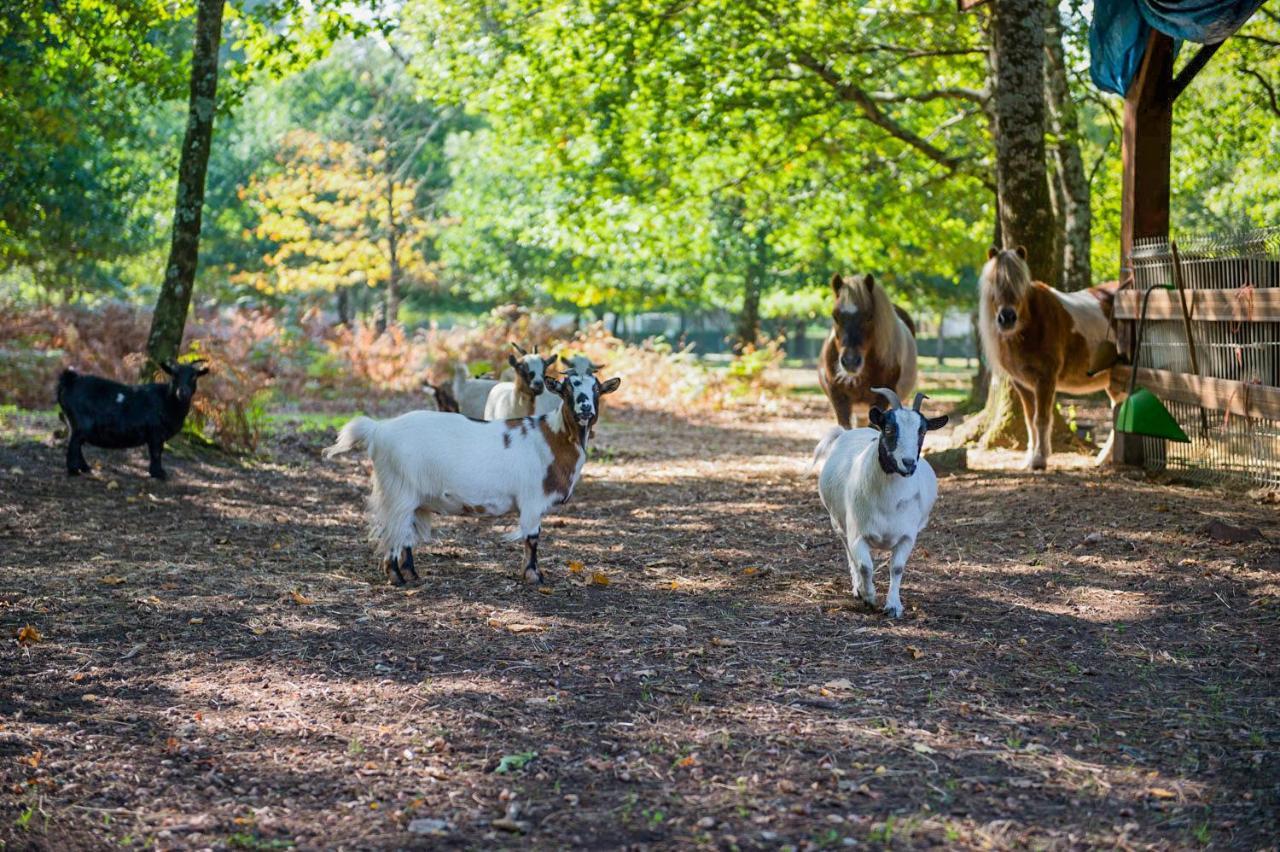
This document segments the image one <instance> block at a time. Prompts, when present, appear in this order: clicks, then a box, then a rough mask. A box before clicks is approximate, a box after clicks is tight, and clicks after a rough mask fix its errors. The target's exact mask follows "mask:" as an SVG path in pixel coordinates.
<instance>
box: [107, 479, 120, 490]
mask: <svg viewBox="0 0 1280 852" xmlns="http://www.w3.org/2000/svg"><path fill="white" fill-rule="evenodd" d="M107 490H108V491H119V490H120V483H119V482H116V481H115V480H114V479H113V480H111V481H110V482H108V483H107Z"/></svg>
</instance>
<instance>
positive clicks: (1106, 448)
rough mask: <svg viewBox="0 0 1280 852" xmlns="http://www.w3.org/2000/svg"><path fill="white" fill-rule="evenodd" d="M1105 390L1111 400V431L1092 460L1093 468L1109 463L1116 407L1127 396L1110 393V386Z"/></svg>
mask: <svg viewBox="0 0 1280 852" xmlns="http://www.w3.org/2000/svg"><path fill="white" fill-rule="evenodd" d="M1106 390H1107V398H1108V399H1110V400H1111V414H1112V417H1111V423H1112V429H1111V434H1110V435H1108V436H1107V440H1106V441H1104V442H1103V444H1102V449H1100V450H1098V457H1097V458H1096V459H1094V460H1093V464H1094V466H1095V467H1100V466H1102V465H1104V464H1106V463H1107V462H1109V461H1111V452H1112V450H1113V449H1114V447H1115V444H1116V430H1115V428H1114V426H1115V411H1116V407H1117V406H1118V405H1120V403H1122V402H1124V398H1125V396H1126V395H1127V394H1125V393H1124V392H1123V391H1120V392H1115V391H1112V390H1111V386H1110V385H1108V386H1107V389H1106Z"/></svg>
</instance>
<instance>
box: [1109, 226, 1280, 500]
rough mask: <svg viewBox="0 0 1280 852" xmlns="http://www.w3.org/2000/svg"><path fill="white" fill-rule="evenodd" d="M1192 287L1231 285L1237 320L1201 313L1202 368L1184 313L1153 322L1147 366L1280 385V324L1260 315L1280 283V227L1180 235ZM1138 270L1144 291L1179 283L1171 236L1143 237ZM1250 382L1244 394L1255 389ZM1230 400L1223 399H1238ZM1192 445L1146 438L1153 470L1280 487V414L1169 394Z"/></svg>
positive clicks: (1141, 356) (1144, 358)
mask: <svg viewBox="0 0 1280 852" xmlns="http://www.w3.org/2000/svg"><path fill="white" fill-rule="evenodd" d="M1176 243H1177V249H1178V256H1179V261H1180V265H1181V272H1182V281H1183V286H1184V287H1185V288H1186V289H1187V290H1220V291H1230V292H1231V293H1232V295H1233V297H1234V299H1235V300H1236V301H1235V303H1234V304H1235V305H1236V306H1237V310H1236V311H1235V312H1234V313H1235V314H1236V315H1237V316H1238V319H1235V320H1232V321H1225V320H1222V319H1195V318H1194V317H1193V319H1192V322H1191V335H1192V338H1193V340H1194V344H1195V354H1196V356H1197V357H1196V360H1197V361H1198V364H1199V370H1198V371H1197V370H1195V369H1193V368H1192V358H1191V346H1190V345H1188V342H1187V333H1186V327H1185V325H1184V322H1183V321H1182V320H1181V319H1173V320H1169V319H1159V320H1149V321H1148V322H1147V324H1146V329H1145V330H1144V332H1143V340H1142V351H1140V352H1139V353H1138V356H1137V363H1138V365H1139V366H1141V367H1148V368H1151V369H1156V370H1168V371H1172V372H1175V373H1186V374H1189V375H1199V376H1202V377H1204V378H1214V379H1226V380H1228V381H1233V382H1241V383H1243V384H1244V385H1245V386H1249V387H1272V388H1275V387H1280V322H1275V321H1270V320H1263V319H1261V318H1259V319H1255V318H1254V316H1253V311H1252V307H1251V306H1252V302H1253V294H1254V293H1255V292H1256V291H1257V290H1260V289H1264V288H1280V227H1276V228H1265V229H1261V230H1256V231H1245V232H1239V233H1232V234H1193V235H1190V236H1182V237H1179V238H1177V239H1176ZM1132 268H1133V270H1134V282H1135V284H1136V286H1137V290H1138V292H1143V291H1145V290H1146V289H1147V288H1149V287H1162V286H1170V287H1172V286H1174V284H1175V278H1174V257H1173V251H1172V248H1171V245H1170V242H1169V241H1168V240H1166V239H1145V240H1138V241H1137V242H1136V243H1135V245H1134V250H1133V258H1132ZM1248 389H1249V388H1248V387H1246V388H1245V393H1246V394H1247V392H1248ZM1232 402H1233V401H1232V400H1228V401H1227V402H1226V403H1224V404H1225V405H1227V406H1231V405H1232ZM1165 403H1166V406H1167V407H1168V409H1169V412H1170V413H1171V414H1172V415H1173V416H1174V419H1176V420H1177V421H1178V424H1179V425H1180V426H1181V427H1182V428H1183V430H1184V431H1185V432H1186V433H1187V435H1188V436H1189V437H1190V438H1191V443H1190V444H1180V443H1174V442H1165V441H1163V440H1161V439H1158V438H1145V437H1144V438H1142V448H1143V457H1144V459H1145V463H1146V466H1147V467H1148V468H1151V469H1156V470H1168V471H1170V472H1172V473H1173V474H1174V475H1176V476H1178V477H1179V478H1182V479H1187V480H1191V481H1195V482H1201V483H1207V484H1248V485H1258V486H1267V487H1280V420H1275V419H1268V418H1264V417H1245V416H1242V415H1239V414H1232V413H1229V412H1227V411H1224V410H1222V409H1221V408H1207V407H1204V406H1201V405H1197V404H1195V403H1192V402H1186V401H1181V400H1165Z"/></svg>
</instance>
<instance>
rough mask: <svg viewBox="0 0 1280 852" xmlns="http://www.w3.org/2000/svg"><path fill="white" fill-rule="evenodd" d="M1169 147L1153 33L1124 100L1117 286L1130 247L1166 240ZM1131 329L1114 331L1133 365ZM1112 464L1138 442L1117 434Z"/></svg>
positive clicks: (1165, 90)
mask: <svg viewBox="0 0 1280 852" xmlns="http://www.w3.org/2000/svg"><path fill="white" fill-rule="evenodd" d="M1172 144H1173V39H1172V38H1170V37H1169V36H1167V35H1165V34H1164V33H1161V32H1157V31H1155V30H1152V32H1151V37H1150V38H1149V39H1148V40H1147V50H1146V53H1144V54H1143V56H1142V64H1141V65H1140V66H1139V68H1138V75H1137V76H1136V77H1134V79H1133V82H1132V83H1131V84H1130V85H1129V91H1128V92H1127V93H1126V94H1125V99H1124V139H1123V142H1122V144H1121V157H1122V159H1123V164H1124V178H1123V182H1122V184H1121V193H1120V284H1121V286H1125V285H1126V284H1132V283H1133V268H1132V262H1133V245H1134V242H1135V241H1136V240H1139V239H1143V238H1144V237H1167V236H1168V235H1169V151H1170V148H1171V147H1172ZM1132 332H1133V329H1132V326H1126V327H1123V328H1121V327H1119V326H1118V327H1117V333H1118V334H1117V336H1118V338H1119V344H1120V349H1121V351H1123V352H1125V353H1126V354H1127V355H1128V356H1129V358H1130V362H1131V363H1132V362H1133V361H1134V360H1136V357H1137V353H1136V352H1134V351H1133V333H1132ZM1111 458H1112V461H1113V462H1116V463H1120V464H1134V465H1141V464H1142V462H1143V459H1142V442H1141V440H1140V439H1137V438H1132V439H1130V438H1128V437H1127V436H1126V435H1124V434H1123V433H1117V434H1116V440H1115V445H1114V448H1113V451H1112V456H1111Z"/></svg>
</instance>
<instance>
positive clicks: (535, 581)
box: [524, 568, 547, 586]
mask: <svg viewBox="0 0 1280 852" xmlns="http://www.w3.org/2000/svg"><path fill="white" fill-rule="evenodd" d="M524 581H525V582H526V583H528V584H529V585H531V586H545V585H546V583H547V581H546V580H544V579H543V577H542V572H541V571H539V570H538V569H537V568H532V569H530V568H526V569H524Z"/></svg>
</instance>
